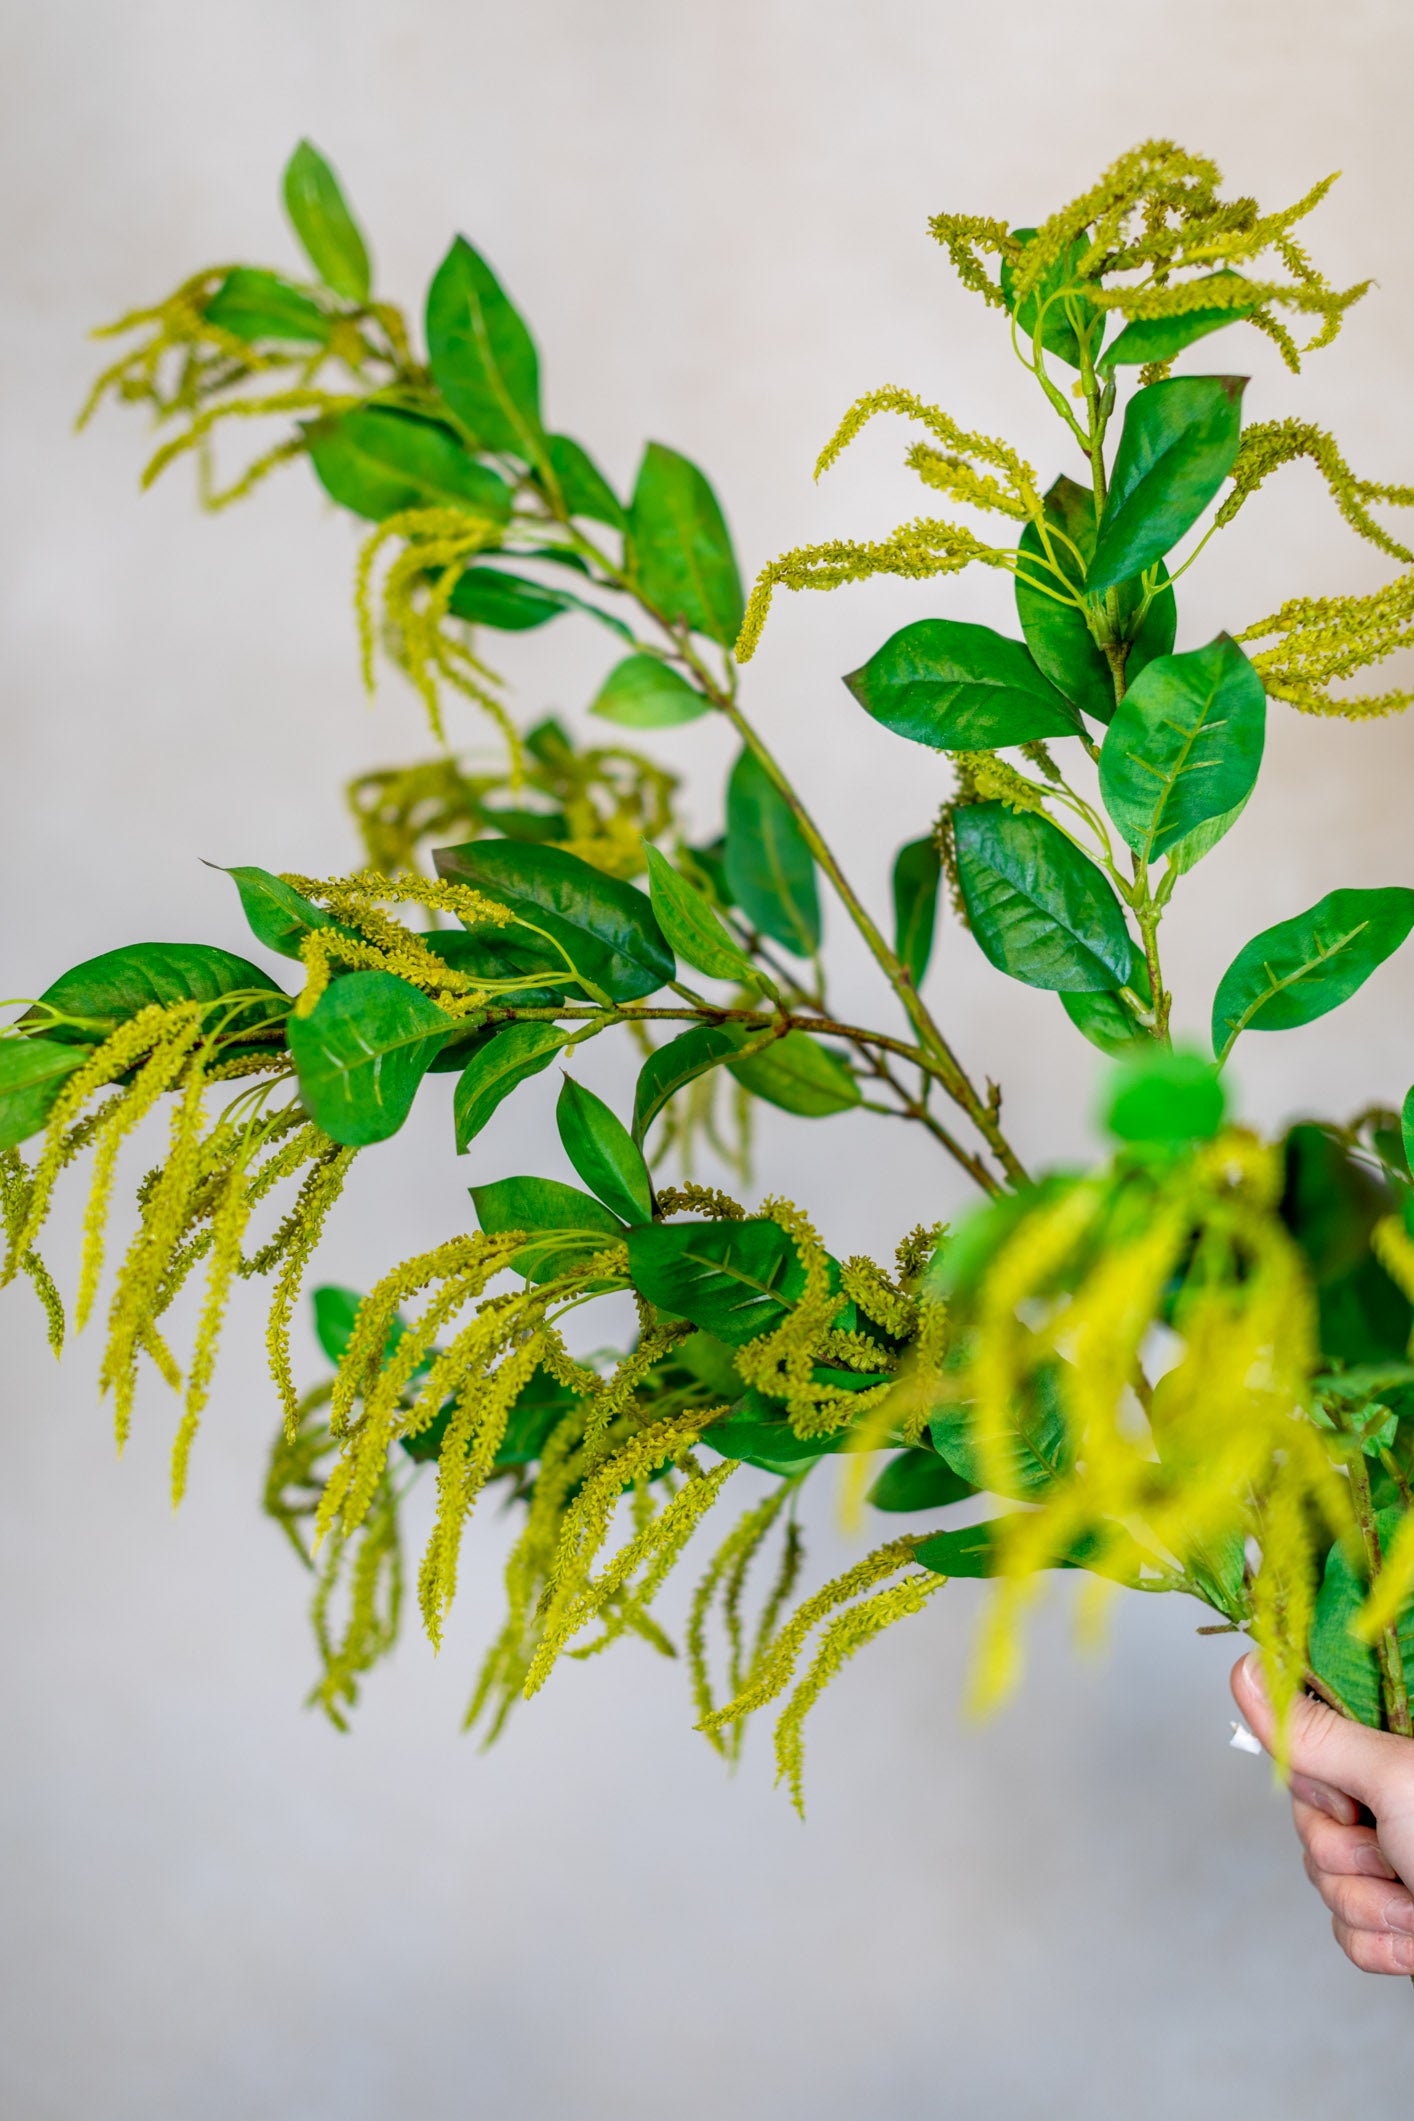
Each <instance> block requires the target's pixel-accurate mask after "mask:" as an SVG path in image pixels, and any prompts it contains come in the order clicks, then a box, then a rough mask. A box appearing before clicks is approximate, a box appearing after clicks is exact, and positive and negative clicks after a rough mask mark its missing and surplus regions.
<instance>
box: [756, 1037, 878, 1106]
mask: <svg viewBox="0 0 1414 2121" xmlns="http://www.w3.org/2000/svg"><path fill="white" fill-rule="evenodd" d="M727 1067H728V1069H729V1071H730V1072H731V1074H733V1075H734V1076H735V1077H736V1079H737V1081H738V1082H739V1083H740V1084H741V1085H742V1087H743V1089H746V1090H749V1091H750V1092H751V1094H752V1096H753V1097H761V1098H764V1099H765V1101H766V1103H767V1104H768V1105H779V1106H780V1108H781V1110H782V1111H783V1112H795V1113H798V1114H799V1115H800V1117H801V1118H802V1119H826V1118H828V1117H829V1116H830V1115H831V1114H832V1113H835V1112H848V1111H849V1110H850V1109H851V1107H852V1106H854V1105H857V1104H858V1103H859V1099H860V1094H861V1093H860V1089H859V1085H858V1083H857V1082H856V1081H855V1079H854V1077H853V1076H852V1075H851V1073H850V1071H849V1069H848V1068H847V1067H846V1066H845V1064H844V1062H843V1061H842V1060H841V1059H840V1057H839V1055H838V1054H836V1053H832V1052H831V1051H830V1050H829V1048H828V1047H827V1046H822V1045H821V1044H820V1043H819V1042H818V1040H816V1039H813V1038H811V1036H810V1034H809V1033H808V1032H806V1031H787V1033H786V1035H785V1037H784V1038H776V1039H772V1041H771V1043H770V1045H769V1046H763V1047H762V1048H761V1051H760V1052H759V1053H748V1054H744V1055H743V1056H742V1058H741V1059H740V1060H733V1061H728V1063H727Z"/></svg>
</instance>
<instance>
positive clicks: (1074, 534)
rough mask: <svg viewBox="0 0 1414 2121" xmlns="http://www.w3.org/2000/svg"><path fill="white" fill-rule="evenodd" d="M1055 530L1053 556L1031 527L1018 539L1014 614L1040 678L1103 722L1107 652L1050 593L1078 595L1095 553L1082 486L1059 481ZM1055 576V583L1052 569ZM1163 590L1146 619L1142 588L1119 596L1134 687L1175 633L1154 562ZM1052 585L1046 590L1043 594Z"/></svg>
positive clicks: (1053, 504)
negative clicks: (1059, 576)
mask: <svg viewBox="0 0 1414 2121" xmlns="http://www.w3.org/2000/svg"><path fill="white" fill-rule="evenodd" d="M1045 513H1046V520H1047V522H1048V524H1050V525H1052V526H1053V533H1052V535H1051V539H1050V556H1049V557H1048V555H1047V549H1046V546H1045V544H1044V543H1043V541H1042V538H1041V533H1040V531H1039V530H1038V529H1037V528H1036V525H1035V524H1034V523H1028V524H1027V525H1026V527H1025V529H1024V530H1023V531H1022V533H1021V538H1020V542H1019V544H1018V547H1017V550H1018V552H1019V554H1020V555H1021V560H1022V563H1023V564H1022V565H1021V566H1020V568H1019V569H1018V571H1017V574H1016V614H1017V617H1018V618H1019V619H1020V621H1021V630H1022V632H1023V633H1024V634H1025V636H1026V645H1027V647H1028V648H1029V649H1030V651H1031V654H1032V656H1033V657H1034V659H1035V661H1036V664H1037V666H1038V668H1039V669H1040V670H1042V671H1043V672H1044V674H1045V675H1046V676H1047V677H1048V678H1049V679H1050V681H1051V683H1052V684H1053V685H1054V686H1055V687H1056V688H1057V690H1058V691H1060V692H1062V693H1064V695H1065V697H1066V698H1067V699H1068V700H1069V701H1070V702H1071V704H1072V705H1073V706H1076V707H1079V708H1081V709H1082V710H1083V711H1084V712H1085V713H1086V714H1088V715H1089V716H1090V717H1091V718H1092V719H1093V720H1094V721H1097V722H1108V720H1109V719H1110V717H1111V715H1112V714H1113V713H1114V709H1115V691H1114V674H1113V672H1112V671H1111V669H1110V666H1109V663H1108V661H1107V660H1106V657H1105V653H1104V650H1103V649H1101V648H1100V647H1098V646H1097V645H1096V642H1095V640H1094V637H1093V636H1092V634H1091V632H1090V628H1089V626H1088V625H1087V624H1086V620H1085V614H1084V612H1083V611H1082V610H1081V609H1080V607H1079V605H1078V604H1075V603H1064V602H1061V601H1059V599H1058V596H1057V595H1054V594H1051V593H1050V592H1051V590H1052V589H1054V590H1055V591H1058V592H1060V591H1063V590H1064V589H1066V588H1068V589H1070V590H1072V591H1076V592H1083V590H1084V587H1085V573H1086V569H1087V568H1088V566H1089V564H1090V560H1091V558H1092V556H1093V554H1094V551H1095V497H1094V494H1093V493H1092V492H1091V490H1090V488H1089V487H1087V486H1078V485H1077V484H1076V482H1075V480H1074V479H1068V478H1065V477H1064V476H1062V477H1061V478H1059V479H1057V480H1056V482H1055V484H1054V485H1053V486H1052V487H1051V489H1050V491H1049V493H1048V494H1047V495H1046V499H1045ZM1051 559H1054V562H1055V565H1056V567H1058V568H1059V569H1060V575H1061V579H1060V580H1057V579H1056V575H1055V572H1054V570H1053V568H1052V566H1051V564H1050V562H1051ZM1158 574H1159V580H1160V583H1161V585H1162V586H1161V587H1160V588H1159V590H1158V591H1157V593H1156V595H1155V596H1154V598H1153V600H1152V602H1151V603H1150V604H1149V607H1148V609H1147V611H1145V612H1144V614H1143V617H1142V618H1141V617H1140V609H1141V606H1142V604H1143V598H1144V590H1143V585H1142V583H1140V582H1124V583H1121V584H1120V587H1119V589H1118V591H1117V596H1118V601H1119V611H1118V615H1117V616H1118V627H1119V636H1120V638H1121V639H1122V640H1125V641H1127V642H1128V654H1127V656H1126V659H1125V676H1126V678H1127V680H1128V682H1130V683H1131V684H1132V683H1133V681H1134V679H1135V678H1136V677H1137V676H1138V674H1139V672H1140V671H1141V670H1142V669H1143V668H1144V666H1145V665H1146V664H1147V663H1151V662H1152V661H1153V659H1154V657H1155V656H1158V655H1167V654H1168V653H1169V651H1170V649H1171V648H1172V647H1173V642H1174V634H1175V631H1176V629H1177V625H1178V615H1177V609H1176V606H1175V603H1174V594H1173V589H1172V587H1171V586H1170V585H1169V580H1168V571H1167V569H1166V568H1165V567H1164V565H1163V562H1162V561H1160V562H1159V567H1158ZM1042 585H1049V586H1042Z"/></svg>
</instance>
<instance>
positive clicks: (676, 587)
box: [629, 442, 746, 649]
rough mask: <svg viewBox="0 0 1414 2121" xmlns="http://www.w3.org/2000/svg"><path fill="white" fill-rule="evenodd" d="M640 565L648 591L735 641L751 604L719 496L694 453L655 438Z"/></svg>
mask: <svg viewBox="0 0 1414 2121" xmlns="http://www.w3.org/2000/svg"><path fill="white" fill-rule="evenodd" d="M629 534H630V539H631V543H632V554H633V565H634V569H635V571H636V574H637V578H638V585H639V588H640V589H641V591H642V593H643V596H644V599H645V601H646V602H647V603H649V604H651V605H652V606H653V608H654V609H655V610H656V611H657V612H659V613H660V614H661V615H662V617H663V618H665V619H666V620H667V621H668V623H669V624H670V625H672V624H675V623H677V622H679V621H680V622H681V623H682V624H684V625H687V626H690V627H691V628H692V630H693V632H694V633H704V634H706V636H707V638H708V639H709V640H712V641H716V642H718V643H719V644H720V646H722V647H723V648H728V649H729V648H731V646H732V644H733V643H734V642H735V640H736V637H737V635H738V633H740V631H741V620H742V613H743V612H744V610H745V608H746V605H745V599H744V598H743V596H742V590H741V576H740V574H739V573H738V572H737V564H736V555H735V554H734V552H733V551H732V541H731V537H730V535H729V533H728V531H727V526H726V522H725V520H724V518H723V516H722V511H721V508H720V506H719V504H718V501H717V496H716V495H715V494H714V493H713V491H712V489H711V487H710V486H709V485H708V483H707V480H706V479H705V478H704V477H703V475H702V473H701V472H700V471H699V470H698V468H697V466H696V465H695V464H693V463H690V462H689V460H688V459H687V458H686V457H682V456H679V455H678V453H677V451H676V450H675V449H668V448H666V447H665V446H664V444H663V443H661V442H650V443H649V445H648V447H647V449H646V450H645V452H644V456H643V462H642V464H641V465H640V466H639V472H638V480H637V483H636V485H635V486H634V489H633V504H632V507H631V508H630V511H629Z"/></svg>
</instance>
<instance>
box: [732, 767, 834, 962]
mask: <svg viewBox="0 0 1414 2121" xmlns="http://www.w3.org/2000/svg"><path fill="white" fill-rule="evenodd" d="M726 874H727V884H728V887H729V889H730V891H731V894H732V897H733V898H734V899H735V901H736V903H737V905H738V906H740V908H741V910H742V912H743V913H744V914H745V915H746V918H747V920H748V921H749V922H750V923H751V925H752V927H753V928H759V929H760V931H761V933H762V934H763V935H768V936H770V938H771V939H772V941H773V942H777V943H783V944H784V945H785V947H786V949H787V950H792V951H794V952H795V955H796V956H797V957H813V956H814V954H815V952H816V951H817V950H818V949H819V947H820V895H819V891H818V889H817V887H816V882H815V859H814V856H813V855H812V854H811V852H810V849H809V847H808V846H807V845H806V843H805V838H804V836H803V834H802V832H801V829H800V827H799V825H798V824H797V823H796V821H795V815H794V813H793V812H792V810H791V807H790V805H789V803H788V802H787V801H786V799H785V797H784V796H783V795H782V794H781V792H780V790H779V789H778V788H777V786H776V784H775V782H774V781H773V780H772V779H771V777H770V775H769V774H768V773H767V771H766V769H765V767H764V766H763V765H761V763H760V761H759V760H758V759H757V757H756V755H755V753H754V752H752V751H743V752H742V754H741V756H740V758H739V759H738V760H737V762H736V764H735V766H734V767H733V768H732V772H731V778H730V780H729V781H728V782H727V856H726Z"/></svg>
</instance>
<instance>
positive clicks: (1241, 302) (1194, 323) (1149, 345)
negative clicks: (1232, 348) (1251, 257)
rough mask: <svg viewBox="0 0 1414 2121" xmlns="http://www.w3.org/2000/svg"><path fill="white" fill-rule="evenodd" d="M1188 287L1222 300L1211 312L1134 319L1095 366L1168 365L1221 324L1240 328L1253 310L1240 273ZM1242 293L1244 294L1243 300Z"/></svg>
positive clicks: (1251, 293)
mask: <svg viewBox="0 0 1414 2121" xmlns="http://www.w3.org/2000/svg"><path fill="white" fill-rule="evenodd" d="M1190 284H1192V285H1195V286H1198V287H1205V288H1209V289H1211V291H1212V292H1213V294H1215V295H1218V294H1221V295H1222V296H1223V297H1224V298H1225V299H1224V301H1223V303H1222V304H1220V305H1219V306H1217V307H1215V308H1212V309H1189V310H1185V311H1184V313H1183V315H1182V316H1179V317H1135V318H1134V319H1133V321H1132V322H1130V323H1128V324H1126V325H1125V327H1124V330H1123V331H1122V332H1121V333H1120V335H1119V337H1118V338H1117V339H1116V340H1115V341H1114V344H1113V345H1112V346H1107V347H1106V348H1105V350H1104V352H1103V353H1102V354H1101V356H1100V359H1099V361H1098V363H1097V366H1098V367H1100V368H1102V369H1105V368H1119V367H1122V366H1125V365H1129V366H1133V365H1135V364H1136V363H1138V362H1141V361H1142V362H1144V363H1145V364H1146V365H1147V364H1149V363H1153V362H1158V361H1171V360H1172V359H1173V358H1174V356H1175V354H1181V353H1182V352H1183V349H1184V347H1185V346H1192V345H1193V344H1194V343H1195V341H1196V340H1198V339H1204V338H1206V337H1207V335H1208V333H1209V332H1210V331H1221V329H1222V327H1223V325H1224V324H1240V323H1241V322H1242V320H1243V318H1244V316H1245V315H1246V313H1247V311H1248V309H1250V308H1252V307H1253V306H1255V290H1252V289H1251V286H1250V282H1248V281H1246V280H1244V279H1243V277H1242V275H1241V273H1235V272H1215V273H1210V274H1209V275H1208V277H1207V279H1206V280H1199V281H1196V282H1192V283H1190ZM1243 289H1247V290H1248V293H1247V295H1246V297H1245V298H1244V296H1243V294H1242V290H1243Z"/></svg>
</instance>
